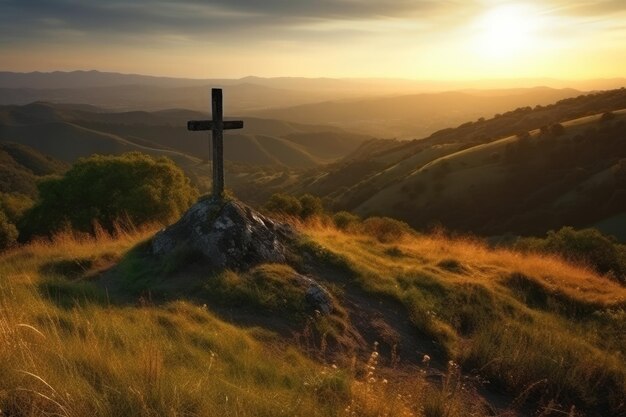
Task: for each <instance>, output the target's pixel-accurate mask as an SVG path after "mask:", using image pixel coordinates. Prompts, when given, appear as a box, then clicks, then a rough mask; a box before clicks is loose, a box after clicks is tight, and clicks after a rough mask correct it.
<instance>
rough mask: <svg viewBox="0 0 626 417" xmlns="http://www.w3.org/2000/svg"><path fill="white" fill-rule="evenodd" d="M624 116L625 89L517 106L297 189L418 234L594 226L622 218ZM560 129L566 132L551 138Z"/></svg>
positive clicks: (372, 147)
mask: <svg viewBox="0 0 626 417" xmlns="http://www.w3.org/2000/svg"><path fill="white" fill-rule="evenodd" d="M624 108H626V90H623V89H621V90H613V91H608V92H603V93H598V94H592V95H585V96H580V97H577V98H572V99H566V100H562V101H560V102H558V103H555V104H553V105H549V106H542V107H536V108H534V109H532V108H529V107H526V108H519V109H517V110H515V111H510V112H506V113H503V114H501V115H498V116H497V117H494V118H491V119H486V120H485V119H480V120H478V121H476V122H467V123H464V124H462V125H460V126H459V127H457V128H449V129H444V130H441V131H439V132H436V133H434V134H433V135H431V136H429V137H427V138H424V139H421V140H414V141H407V142H397V141H376V142H371V143H367V144H365V145H364V146H363V147H362V148H361V149H359V150H358V151H357V152H356V153H354V154H353V155H351V156H349V157H347V158H346V159H345V160H344V161H342V162H341V163H338V164H335V165H334V166H333V167H331V168H330V169H328V170H327V171H326V172H324V173H317V174H313V175H310V176H309V177H307V178H306V179H303V180H302V182H301V183H300V185H299V187H301V188H295V189H301V190H306V191H307V192H312V193H315V194H317V195H320V196H326V197H327V198H329V199H333V200H334V202H335V207H336V208H337V209H348V210H356V211H357V212H358V213H360V214H362V215H371V214H382V215H391V216H393V217H396V218H401V219H403V220H405V221H407V222H409V223H410V224H412V225H414V226H416V227H420V228H424V227H429V226H432V225H436V224H440V225H444V227H449V228H452V229H456V230H465V231H472V232H475V233H480V234H505V233H516V234H518V233H522V234H524V233H544V232H545V231H546V230H547V229H548V228H560V227H561V226H564V225H576V226H579V227H581V226H589V225H594V224H596V223H597V222H601V221H603V220H604V219H608V218H612V217H613V216H615V215H617V214H619V213H620V212H621V211H623V210H624V207H623V202H622V200H621V199H620V197H619V196H620V195H621V193H622V192H621V191H620V190H621V189H622V188H623V185H622V182H621V179H620V178H621V177H620V176H619V175H620V172H621V168H620V166H621V165H620V160H621V159H622V158H624V157H626V152H625V148H624V144H626V140H624V137H623V131H624V130H623V123H624V122H623V118H624V112H623V111H622V110H620V109H624ZM607 112H612V113H611V114H608V115H607V116H603V115H604V113H607ZM589 115H592V116H589ZM560 122H561V125H562V127H564V129H563V131H562V132H561V131H558V132H551V131H550V126H554V125H556V124H558V123H560ZM557 130H558V129H557ZM614 220H617V218H615V219H614ZM612 224H614V225H615V224H616V222H615V221H613V222H612ZM616 229H619V226H616ZM605 230H606V229H605Z"/></svg>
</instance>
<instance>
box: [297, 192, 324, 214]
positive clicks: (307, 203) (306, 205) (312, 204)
mask: <svg viewBox="0 0 626 417" xmlns="http://www.w3.org/2000/svg"><path fill="white" fill-rule="evenodd" d="M300 205H301V206H302V209H301V210H300V217H302V218H303V219H308V218H309V217H314V216H319V215H321V214H323V213H324V206H323V205H322V200H321V199H320V198H319V197H315V196H313V195H311V194H305V195H303V196H302V197H300Z"/></svg>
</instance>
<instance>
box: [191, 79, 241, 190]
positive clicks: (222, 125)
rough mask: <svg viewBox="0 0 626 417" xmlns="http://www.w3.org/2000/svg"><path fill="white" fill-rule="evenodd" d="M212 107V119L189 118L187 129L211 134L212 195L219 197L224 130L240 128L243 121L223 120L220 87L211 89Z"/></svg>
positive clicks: (221, 187) (222, 188)
mask: <svg viewBox="0 0 626 417" xmlns="http://www.w3.org/2000/svg"><path fill="white" fill-rule="evenodd" d="M211 101H212V109H213V118H212V120H190V121H188V122H187V129H188V130H193V131H196V130H210V131H211V132H212V136H213V197H214V198H215V199H221V198H222V196H223V195H224V130H230V129H242V128H243V121H242V120H235V121H227V122H225V121H224V112H223V107H222V89H221V88H213V89H212V90H211Z"/></svg>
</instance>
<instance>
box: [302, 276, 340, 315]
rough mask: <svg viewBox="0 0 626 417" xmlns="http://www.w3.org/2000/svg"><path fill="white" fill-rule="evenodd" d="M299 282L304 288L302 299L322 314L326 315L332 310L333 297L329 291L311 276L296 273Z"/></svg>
mask: <svg viewBox="0 0 626 417" xmlns="http://www.w3.org/2000/svg"><path fill="white" fill-rule="evenodd" d="M296 278H297V279H298V281H299V282H300V284H301V285H302V286H303V287H305V288H306V291H305V293H304V299H305V301H306V302H307V304H308V305H309V306H310V307H311V308H312V309H313V310H317V311H319V312H320V313H322V314H324V315H328V314H330V313H332V311H333V298H332V296H331V295H330V292H328V290H327V289H326V288H324V287H322V286H321V285H320V284H318V283H317V281H315V280H314V279H312V278H309V277H305V276H304V275H298V276H297V277H296Z"/></svg>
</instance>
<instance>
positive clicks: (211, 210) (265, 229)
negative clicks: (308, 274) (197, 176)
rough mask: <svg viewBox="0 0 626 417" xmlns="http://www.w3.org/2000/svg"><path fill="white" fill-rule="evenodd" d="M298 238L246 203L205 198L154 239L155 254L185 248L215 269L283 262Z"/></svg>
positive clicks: (289, 229) (290, 229) (153, 249)
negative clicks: (196, 253) (201, 255)
mask: <svg viewBox="0 0 626 417" xmlns="http://www.w3.org/2000/svg"><path fill="white" fill-rule="evenodd" d="M295 237H296V233H295V231H294V230H293V229H292V228H291V226H289V225H287V224H284V223H279V222H277V221H274V220H272V219H269V218H268V217H266V216H263V215H262V214H260V213H258V212H257V211H255V210H253V209H252V208H250V207H248V206H246V205H245V204H243V203H241V202H238V201H234V200H228V201H215V200H213V199H212V198H206V199H203V200H201V201H199V202H198V203H196V204H195V205H193V206H192V207H191V208H190V209H189V210H188V211H187V212H186V213H185V214H184V215H183V217H182V218H181V219H180V220H179V221H178V222H177V223H175V224H173V225H171V226H169V227H167V228H165V229H163V230H161V231H160V232H158V233H157V234H156V235H155V236H154V238H153V239H152V253H153V254H155V255H164V254H167V253H170V252H172V251H174V250H176V249H177V248H181V247H185V248H189V249H191V250H194V251H197V252H199V253H201V254H203V255H204V256H205V257H206V259H207V261H208V262H209V263H210V264H211V265H212V266H213V267H215V268H232V269H247V268H249V267H251V266H253V265H256V264H260V263H284V262H285V261H286V260H287V257H288V246H289V242H291V241H292V240H293V239H294V238H295Z"/></svg>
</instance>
